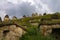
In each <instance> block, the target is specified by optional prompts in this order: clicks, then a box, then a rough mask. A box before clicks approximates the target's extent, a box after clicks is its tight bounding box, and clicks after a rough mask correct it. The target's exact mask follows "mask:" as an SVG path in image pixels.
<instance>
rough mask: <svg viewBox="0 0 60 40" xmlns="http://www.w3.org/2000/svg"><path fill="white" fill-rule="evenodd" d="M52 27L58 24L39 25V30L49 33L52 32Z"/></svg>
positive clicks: (59, 26)
mask: <svg viewBox="0 0 60 40" xmlns="http://www.w3.org/2000/svg"><path fill="white" fill-rule="evenodd" d="M53 28H60V25H59V24H55V25H40V31H41V33H42V34H43V35H49V34H51V32H52V29H53Z"/></svg>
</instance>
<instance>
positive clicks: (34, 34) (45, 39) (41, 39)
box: [20, 28, 56, 40]
mask: <svg viewBox="0 0 60 40" xmlns="http://www.w3.org/2000/svg"><path fill="white" fill-rule="evenodd" d="M20 40H56V39H55V37H53V36H52V35H49V36H43V35H42V34H41V32H38V30H37V29H35V28H30V29H29V31H28V33H26V34H25V35H23V36H22V37H21V38H20Z"/></svg>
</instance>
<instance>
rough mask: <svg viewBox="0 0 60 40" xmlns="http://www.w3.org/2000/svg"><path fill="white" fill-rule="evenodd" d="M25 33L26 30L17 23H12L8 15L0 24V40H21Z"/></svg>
mask: <svg viewBox="0 0 60 40" xmlns="http://www.w3.org/2000/svg"><path fill="white" fill-rule="evenodd" d="M16 19H17V18H16V17H15V16H14V17H13V20H16ZM6 21H7V22H6ZM5 22H6V23H5ZM25 33H26V29H25V28H23V27H22V26H20V25H19V24H17V23H16V22H13V21H10V18H9V16H8V15H6V16H5V17H4V21H2V22H1V23H0V40H19V38H20V37H22V35H24V34H25Z"/></svg>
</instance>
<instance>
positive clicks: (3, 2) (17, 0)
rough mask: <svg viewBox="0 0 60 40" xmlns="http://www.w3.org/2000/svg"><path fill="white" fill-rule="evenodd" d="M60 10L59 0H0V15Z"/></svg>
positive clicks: (19, 15) (20, 14)
mask: <svg viewBox="0 0 60 40" xmlns="http://www.w3.org/2000/svg"><path fill="white" fill-rule="evenodd" d="M34 12H37V13H38V14H42V13H44V12H47V13H51V12H60V0H0V17H2V18H3V17H4V16H5V15H6V14H8V15H9V16H10V17H12V16H17V17H19V18H20V17H22V16H23V15H27V16H28V15H31V14H32V13H34Z"/></svg>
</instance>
